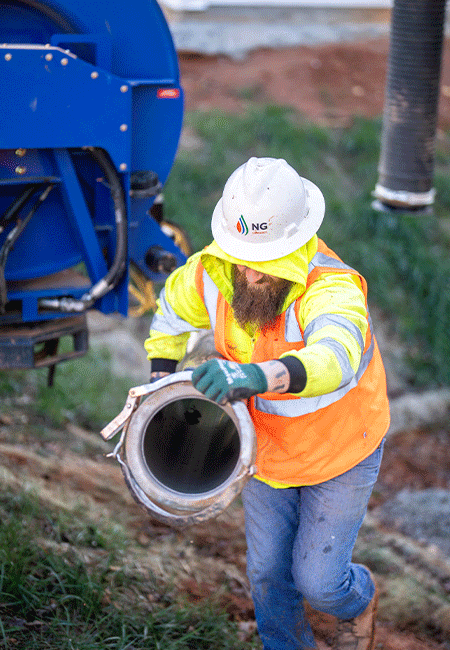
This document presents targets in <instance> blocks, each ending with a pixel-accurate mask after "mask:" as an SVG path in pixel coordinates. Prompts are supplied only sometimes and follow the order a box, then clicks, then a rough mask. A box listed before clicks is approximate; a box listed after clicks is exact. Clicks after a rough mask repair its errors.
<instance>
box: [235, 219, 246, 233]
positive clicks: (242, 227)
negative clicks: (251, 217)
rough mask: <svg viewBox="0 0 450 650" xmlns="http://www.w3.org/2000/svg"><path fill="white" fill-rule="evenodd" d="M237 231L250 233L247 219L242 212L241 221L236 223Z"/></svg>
mask: <svg viewBox="0 0 450 650" xmlns="http://www.w3.org/2000/svg"><path fill="white" fill-rule="evenodd" d="M236 228H237V231H238V233H239V234H240V235H248V226H247V224H246V223H245V219H244V217H243V215H242V214H241V216H240V219H239V221H238V222H237V224H236Z"/></svg>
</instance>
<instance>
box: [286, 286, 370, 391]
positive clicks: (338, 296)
mask: <svg viewBox="0 0 450 650" xmlns="http://www.w3.org/2000/svg"><path fill="white" fill-rule="evenodd" d="M298 319H299V323H300V326H301V328H302V330H303V332H304V341H305V347H304V348H303V349H301V350H299V351H295V350H294V351H292V352H287V353H285V354H283V355H282V357H284V356H295V357H297V358H298V359H300V361H301V362H302V363H303V365H304V367H305V370H306V377H307V379H306V385H305V388H304V389H303V390H302V391H301V392H300V393H298V395H299V396H301V397H317V396H318V395H324V394H325V393H331V392H332V391H334V390H336V389H338V388H340V387H342V386H345V385H347V384H348V383H349V382H350V381H351V380H352V379H353V377H354V375H355V373H356V371H357V370H358V367H359V364H360V362H361V357H362V354H363V351H364V345H365V339H366V333H367V329H368V326H369V323H368V317H367V309H366V300H365V296H364V293H363V291H362V288H361V283H360V280H359V277H358V276H357V275H354V274H351V273H339V274H326V275H322V276H321V277H320V278H319V279H318V280H316V281H315V282H314V283H313V284H312V285H311V286H310V287H309V288H308V289H307V290H306V292H305V294H304V296H303V299H302V301H301V306H300V310H299V314H298ZM282 357H281V358H282Z"/></svg>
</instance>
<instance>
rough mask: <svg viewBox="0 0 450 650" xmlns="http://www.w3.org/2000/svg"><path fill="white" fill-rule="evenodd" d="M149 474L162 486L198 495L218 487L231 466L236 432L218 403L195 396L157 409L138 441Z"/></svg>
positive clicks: (234, 458)
mask: <svg viewBox="0 0 450 650" xmlns="http://www.w3.org/2000/svg"><path fill="white" fill-rule="evenodd" d="M142 446H143V455H144V460H145V463H146V465H147V468H148V470H149V472H150V473H151V474H152V475H153V476H154V477H155V479H156V480H157V481H159V482H160V483H161V484H163V485H164V486H165V487H167V488H169V489H171V490H174V491H176V492H180V493H184V494H200V493H203V492H208V491H210V490H214V489H215V488H217V487H219V486H220V485H221V484H222V483H223V482H224V481H226V480H227V479H228V478H229V477H230V476H231V475H232V474H233V471H234V470H235V468H236V465H237V464H238V462H239V456H240V437H239V432H238V430H237V428H236V425H235V424H234V422H233V420H232V419H231V418H230V416H229V415H228V414H227V413H226V412H225V410H224V409H222V408H221V407H220V406H219V405H218V404H215V403H214V402H210V401H209V400H204V399H201V398H197V397H192V398H185V399H178V400H175V401H172V402H169V403H168V404H165V405H164V406H163V407H162V408H160V409H159V410H158V411H157V412H156V413H155V414H154V415H153V417H152V418H151V420H150V421H149V422H148V423H147V425H146V429H145V433H144V435H143V440H142Z"/></svg>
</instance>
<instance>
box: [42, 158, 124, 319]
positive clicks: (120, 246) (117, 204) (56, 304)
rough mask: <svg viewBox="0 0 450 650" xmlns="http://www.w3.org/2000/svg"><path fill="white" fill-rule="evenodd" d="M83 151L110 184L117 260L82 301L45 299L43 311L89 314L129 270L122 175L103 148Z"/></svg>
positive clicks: (65, 298)
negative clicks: (87, 152) (120, 176)
mask: <svg viewBox="0 0 450 650" xmlns="http://www.w3.org/2000/svg"><path fill="white" fill-rule="evenodd" d="M83 150H84V151H89V153H90V154H91V155H92V157H93V158H94V160H95V162H96V163H97V165H98V166H99V167H100V169H101V171H102V172H103V174H104V175H105V179H106V183H107V185H108V187H109V190H110V192H111V198H112V200H113V203H114V213H115V222H116V249H115V254H114V260H113V263H112V265H111V268H110V269H109V270H108V272H107V273H106V275H105V276H104V277H103V278H101V279H100V280H99V281H98V282H96V283H95V284H94V285H93V286H92V287H91V289H90V290H89V291H88V292H87V293H85V294H84V295H83V296H82V297H81V299H80V300H76V299H75V298H70V297H63V298H42V299H41V300H40V301H39V306H40V307H42V308H43V309H49V310H54V311H63V312H72V311H75V312H81V311H85V310H86V309H88V308H89V307H92V305H93V304H94V302H95V301H96V300H99V298H102V297H103V296H104V295H105V294H107V293H108V292H109V291H111V290H112V289H113V288H114V287H115V286H116V285H117V283H118V282H119V280H120V279H121V277H122V276H123V274H124V272H125V269H126V265H127V252H128V221H127V208H126V203H125V197H124V193H123V189H122V184H121V182H120V178H119V175H118V174H117V172H116V169H115V167H114V165H113V163H112V162H111V159H110V157H109V156H108V154H107V153H106V152H105V151H104V150H103V149H97V148H95V147H83Z"/></svg>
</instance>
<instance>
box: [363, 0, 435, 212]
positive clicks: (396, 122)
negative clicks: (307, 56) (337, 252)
mask: <svg viewBox="0 0 450 650" xmlns="http://www.w3.org/2000/svg"><path fill="white" fill-rule="evenodd" d="M444 16H445V0H395V2H394V7H393V12H392V30H391V41H390V50H389V61H388V78H387V84H386V97H385V106H384V114H383V126H382V138H381V154H380V162H379V167H378V171H379V179H378V183H377V185H376V187H375V191H374V195H375V197H376V198H377V199H378V200H379V202H380V203H381V204H382V205H384V206H388V207H392V208H394V209H395V208H406V209H409V210H416V209H420V208H423V207H425V206H427V205H430V204H432V203H433V201H434V194H435V190H434V188H433V187H432V175H433V166H434V148H435V135H436V122H437V106H438V99H439V81H440V67H441V53H442V42H443V32H444ZM375 207H377V206H375ZM380 207H381V206H380Z"/></svg>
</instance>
